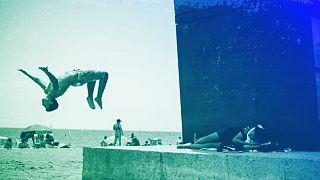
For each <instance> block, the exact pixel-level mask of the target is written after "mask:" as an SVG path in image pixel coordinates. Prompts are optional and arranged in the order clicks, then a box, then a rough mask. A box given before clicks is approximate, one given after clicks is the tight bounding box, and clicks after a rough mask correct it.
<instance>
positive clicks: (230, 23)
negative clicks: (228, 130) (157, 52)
mask: <svg viewBox="0 0 320 180" xmlns="http://www.w3.org/2000/svg"><path fill="white" fill-rule="evenodd" d="M310 2H311V1H308V2H307V1H294V0H279V1H271V0H249V1H242V0H194V1H191V0H175V1H174V3H175V21H176V32H177V46H178V47H177V50H178V61H179V80H180V96H181V115H182V131H183V139H184V141H185V142H192V141H193V135H194V133H196V134H197V136H198V137H200V136H203V135H207V134H209V133H212V132H214V131H216V130H217V129H220V128H224V127H232V126H246V125H248V124H257V123H260V124H263V125H264V126H265V127H266V128H267V129H269V130H270V138H272V139H273V141H278V142H279V143H280V144H282V145H284V146H286V147H291V148H293V149H296V150H307V151H308V150H320V141H318V139H319V138H320V133H319V132H320V123H319V118H318V112H317V111H318V107H317V103H318V102H317V89H316V78H315V74H316V68H315V57H314V50H313V49H314V46H316V45H314V43H313V42H314V41H315V39H314V37H317V36H314V37H313V35H312V32H313V31H314V32H318V31H319V28H317V27H318V26H317V23H312V22H318V21H319V19H320V18H319V17H320V11H319V7H320V6H319V4H320V3H319V2H318V1H317V2H316V1H313V3H310ZM312 19H313V21H311V20H312ZM315 42H316V41H315ZM318 91H319V90H318ZM297 142H299V143H297Z"/></svg>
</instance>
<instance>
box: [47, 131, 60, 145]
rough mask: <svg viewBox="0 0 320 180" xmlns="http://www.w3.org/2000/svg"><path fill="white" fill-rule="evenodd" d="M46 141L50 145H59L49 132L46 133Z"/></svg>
mask: <svg viewBox="0 0 320 180" xmlns="http://www.w3.org/2000/svg"><path fill="white" fill-rule="evenodd" d="M46 143H47V144H49V145H51V146H58V145H59V142H57V141H55V140H54V137H53V135H52V134H49V133H48V134H47V135H46Z"/></svg>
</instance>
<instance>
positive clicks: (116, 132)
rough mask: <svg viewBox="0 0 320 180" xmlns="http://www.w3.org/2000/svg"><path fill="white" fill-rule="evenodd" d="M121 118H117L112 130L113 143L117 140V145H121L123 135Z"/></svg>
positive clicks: (115, 143)
mask: <svg viewBox="0 0 320 180" xmlns="http://www.w3.org/2000/svg"><path fill="white" fill-rule="evenodd" d="M120 123H121V120H120V119H117V123H116V124H114V125H113V130H114V142H113V145H114V146H116V145H117V141H118V140H119V146H121V136H122V135H123V131H122V127H121V124H120Z"/></svg>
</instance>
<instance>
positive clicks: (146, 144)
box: [142, 141, 150, 146]
mask: <svg viewBox="0 0 320 180" xmlns="http://www.w3.org/2000/svg"><path fill="white" fill-rule="evenodd" d="M142 146H150V143H149V141H146V142H145V143H144V145H142Z"/></svg>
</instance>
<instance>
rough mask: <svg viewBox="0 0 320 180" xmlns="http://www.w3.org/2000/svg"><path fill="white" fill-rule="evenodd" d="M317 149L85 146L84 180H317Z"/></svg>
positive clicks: (318, 164)
mask: <svg viewBox="0 0 320 180" xmlns="http://www.w3.org/2000/svg"><path fill="white" fill-rule="evenodd" d="M319 168H320V152H289V153H283V152H270V153H260V152H257V153H237V152H229V153H220V152H215V151H211V150H206V151H203V150H190V149H176V147H175V146H139V147H114V146H112V147H103V148H102V147H85V148H84V149H83V172H82V176H83V179H317V178H318V177H320V171H319Z"/></svg>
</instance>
